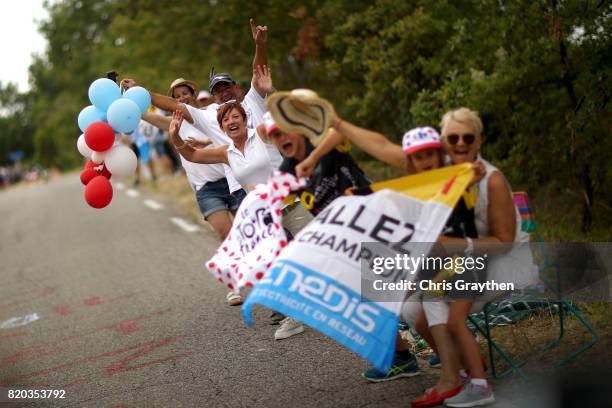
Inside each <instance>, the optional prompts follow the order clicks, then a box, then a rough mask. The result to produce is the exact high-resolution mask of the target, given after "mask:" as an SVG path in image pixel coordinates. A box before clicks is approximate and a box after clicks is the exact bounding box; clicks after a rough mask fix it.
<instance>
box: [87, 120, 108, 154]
mask: <svg viewBox="0 0 612 408" xmlns="http://www.w3.org/2000/svg"><path fill="white" fill-rule="evenodd" d="M85 143H86V144H87V146H88V147H89V148H90V149H91V150H93V151H96V152H105V151H107V150H108V149H110V148H111V147H113V143H115V132H114V131H113V128H112V127H111V126H110V125H109V124H108V123H104V122H94V123H92V124H91V125H89V126H87V129H85Z"/></svg>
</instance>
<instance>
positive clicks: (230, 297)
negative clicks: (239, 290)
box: [225, 292, 244, 306]
mask: <svg viewBox="0 0 612 408" xmlns="http://www.w3.org/2000/svg"><path fill="white" fill-rule="evenodd" d="M225 299H226V300H227V304H228V305H230V306H240V305H241V304H242V303H243V302H244V299H242V296H240V295H238V294H236V293H234V292H229V293H228V294H227V296H226V297H225Z"/></svg>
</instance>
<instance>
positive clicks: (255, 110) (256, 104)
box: [185, 84, 266, 193]
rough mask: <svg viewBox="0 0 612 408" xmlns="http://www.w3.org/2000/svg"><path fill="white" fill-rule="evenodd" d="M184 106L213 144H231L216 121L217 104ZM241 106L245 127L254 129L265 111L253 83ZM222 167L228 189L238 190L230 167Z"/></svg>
mask: <svg viewBox="0 0 612 408" xmlns="http://www.w3.org/2000/svg"><path fill="white" fill-rule="evenodd" d="M185 106H187V109H188V110H189V113H190V114H191V117H192V118H193V126H195V128H196V129H198V130H200V131H201V132H203V133H204V134H205V135H206V136H208V137H209V138H210V139H211V140H212V141H213V145H215V146H222V145H232V139H230V137H229V136H228V135H226V134H225V132H224V131H223V129H221V127H220V126H219V122H217V108H218V107H219V105H218V104H216V103H213V104H212V105H209V106H207V107H206V109H197V108H194V107H193V106H189V105H185ZM242 107H243V108H244V110H245V112H246V114H247V129H255V128H256V127H257V125H259V124H260V123H262V122H263V115H264V113H265V112H266V105H265V101H264V98H262V97H261V95H259V93H258V92H257V91H256V90H255V87H254V86H253V84H251V89H249V92H247V94H246V95H245V96H244V100H243V101H242ZM224 168H225V177H226V178H227V183H228V184H229V188H230V191H231V192H232V193H233V192H234V191H236V190H240V189H241V188H242V187H241V186H240V183H238V182H237V181H236V179H235V178H234V174H233V172H232V169H230V168H229V166H227V165H224Z"/></svg>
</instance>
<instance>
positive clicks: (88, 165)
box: [85, 160, 112, 179]
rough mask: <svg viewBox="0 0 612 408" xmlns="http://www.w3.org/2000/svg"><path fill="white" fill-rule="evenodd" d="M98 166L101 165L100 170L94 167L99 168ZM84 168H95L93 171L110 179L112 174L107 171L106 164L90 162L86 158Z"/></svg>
mask: <svg viewBox="0 0 612 408" xmlns="http://www.w3.org/2000/svg"><path fill="white" fill-rule="evenodd" d="M100 166H102V170H97V169H96V168H99V167H100ZM85 169H92V170H95V172H96V173H97V174H98V175H100V176H104V177H106V178H107V179H110V178H111V176H112V174H111V172H110V171H108V169H107V168H106V164H104V163H100V164H96V163H94V162H92V161H91V160H88V161H87V163H85Z"/></svg>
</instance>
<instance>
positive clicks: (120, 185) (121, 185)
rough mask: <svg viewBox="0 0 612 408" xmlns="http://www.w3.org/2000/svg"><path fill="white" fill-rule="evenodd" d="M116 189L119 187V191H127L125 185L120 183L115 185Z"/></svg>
mask: <svg viewBox="0 0 612 408" xmlns="http://www.w3.org/2000/svg"><path fill="white" fill-rule="evenodd" d="M115 187H117V190H120V191H121V190H125V184H123V183H122V182H120V181H118V182H116V183H115Z"/></svg>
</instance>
